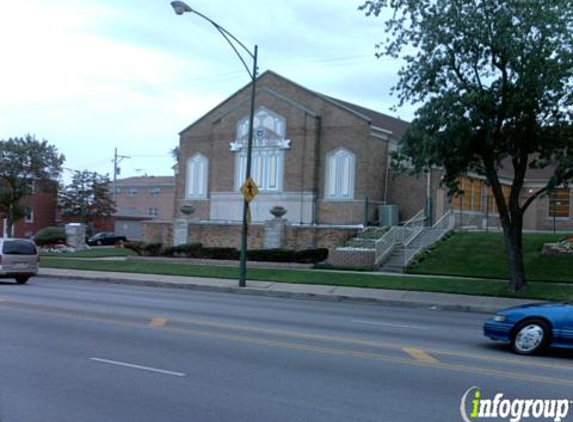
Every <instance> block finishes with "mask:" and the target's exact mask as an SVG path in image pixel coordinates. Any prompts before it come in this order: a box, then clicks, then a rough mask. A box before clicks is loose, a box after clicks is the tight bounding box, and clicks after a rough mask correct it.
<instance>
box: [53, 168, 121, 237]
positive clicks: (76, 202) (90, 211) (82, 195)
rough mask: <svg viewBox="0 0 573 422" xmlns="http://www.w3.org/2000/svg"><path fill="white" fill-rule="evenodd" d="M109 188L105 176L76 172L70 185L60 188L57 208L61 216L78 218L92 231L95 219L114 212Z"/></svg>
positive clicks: (108, 181)
mask: <svg viewBox="0 0 573 422" xmlns="http://www.w3.org/2000/svg"><path fill="white" fill-rule="evenodd" d="M110 186H111V182H110V180H109V177H108V176H107V175H105V176H104V175H101V174H98V173H96V172H91V171H88V170H83V171H77V170H76V171H75V172H74V175H73V176H72V180H71V182H70V184H68V185H64V186H62V187H61V188H60V191H59V194H58V208H59V209H60V212H61V213H62V215H64V216H71V217H77V218H79V219H80V220H81V222H82V223H84V224H85V225H86V226H87V227H88V229H89V230H90V231H92V229H93V221H94V218H95V217H109V216H111V215H112V214H113V213H114V212H115V202H114V200H113V198H112V195H111V192H110V190H109V188H110Z"/></svg>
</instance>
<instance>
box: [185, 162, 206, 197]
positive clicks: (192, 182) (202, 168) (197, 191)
mask: <svg viewBox="0 0 573 422" xmlns="http://www.w3.org/2000/svg"><path fill="white" fill-rule="evenodd" d="M208 171H209V160H208V159H207V157H205V156H204V155H202V154H195V155H194V156H192V157H191V158H189V159H188V160H187V183H186V187H185V193H186V197H187V198H206V197H207V181H208Z"/></svg>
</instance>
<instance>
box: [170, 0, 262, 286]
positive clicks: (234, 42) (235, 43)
mask: <svg viewBox="0 0 573 422" xmlns="http://www.w3.org/2000/svg"><path fill="white" fill-rule="evenodd" d="M171 7H173V10H174V11H175V13H176V14H178V15H182V14H183V13H186V12H188V13H194V14H196V15H197V16H199V17H201V18H203V19H205V20H206V21H207V22H209V23H210V24H211V25H213V26H214V27H215V29H217V31H219V33H220V34H221V35H222V36H223V38H225V40H226V41H227V43H229V45H230V46H231V48H232V49H233V51H234V52H235V54H236V55H237V57H238V58H239V60H240V61H241V63H242V64H243V66H244V67H245V69H246V71H247V73H248V74H249V76H250V77H251V109H250V112H249V135H248V137H249V138H248V139H247V166H246V167H247V168H246V174H245V181H246V180H248V179H249V178H250V177H251V161H252V155H253V124H254V120H255V89H256V82H257V70H258V69H257V57H258V46H256V45H255V47H254V50H253V51H252V52H251V50H249V49H248V48H247V47H245V45H244V44H243V43H242V42H241V41H239V40H238V39H237V38H236V37H235V36H234V35H233V34H231V33H230V32H229V31H227V30H226V29H225V28H223V27H222V26H221V25H219V24H218V23H216V22H215V21H213V20H212V19H210V18H208V17H207V16H205V15H203V14H202V13H199V12H198V11H197V10H195V9H192V8H191V7H189V6H188V5H187V4H185V3H184V2H182V1H172V2H171ZM238 47H240V48H241V49H242V50H243V51H244V52H246V53H247V55H248V56H249V57H250V58H251V59H252V61H253V68H252V70H251V69H249V66H248V65H247V63H246V62H245V59H244V58H243V56H242V55H241V53H240V51H239V49H238ZM248 215H249V201H247V200H246V199H244V200H243V224H242V228H241V256H240V265H239V287H245V286H246V285H247V283H246V275H247V234H248Z"/></svg>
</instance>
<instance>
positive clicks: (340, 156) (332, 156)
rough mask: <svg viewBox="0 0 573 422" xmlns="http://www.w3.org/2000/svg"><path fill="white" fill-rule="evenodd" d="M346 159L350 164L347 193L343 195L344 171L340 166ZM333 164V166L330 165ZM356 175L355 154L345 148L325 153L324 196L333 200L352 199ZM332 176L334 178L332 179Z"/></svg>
mask: <svg viewBox="0 0 573 422" xmlns="http://www.w3.org/2000/svg"><path fill="white" fill-rule="evenodd" d="M346 159H348V160H349V162H348V164H349V165H350V168H349V174H348V175H346V177H348V181H347V183H348V195H344V193H343V190H344V184H345V183H344V177H345V175H344V173H343V172H342V171H341V167H343V166H344V164H345V162H344V160H346ZM332 166H334V168H333V167H332ZM355 177H356V156H355V155H354V154H353V153H352V152H351V151H349V150H347V149H346V148H337V149H335V150H333V151H331V152H329V153H328V154H326V165H325V177H324V198H325V199H326V200H333V201H351V200H354V190H355ZM333 178H334V180H332V179H333Z"/></svg>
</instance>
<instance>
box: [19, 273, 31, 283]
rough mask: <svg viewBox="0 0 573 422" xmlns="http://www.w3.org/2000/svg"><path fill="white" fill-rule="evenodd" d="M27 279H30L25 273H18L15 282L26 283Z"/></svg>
mask: <svg viewBox="0 0 573 422" xmlns="http://www.w3.org/2000/svg"><path fill="white" fill-rule="evenodd" d="M29 279H30V277H28V276H26V275H19V276H16V283H18V284H26V283H27V282H28V280H29Z"/></svg>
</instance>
